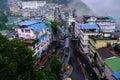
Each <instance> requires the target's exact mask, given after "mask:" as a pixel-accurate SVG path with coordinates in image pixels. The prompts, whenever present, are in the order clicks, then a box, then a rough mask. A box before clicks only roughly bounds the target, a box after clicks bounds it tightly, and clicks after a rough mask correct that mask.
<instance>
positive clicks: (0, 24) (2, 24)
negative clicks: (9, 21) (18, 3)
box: [0, 21, 6, 29]
mask: <svg viewBox="0 0 120 80" xmlns="http://www.w3.org/2000/svg"><path fill="white" fill-rule="evenodd" d="M4 28H6V25H5V22H3V21H0V29H4Z"/></svg>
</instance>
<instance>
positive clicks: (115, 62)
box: [104, 57, 120, 72]
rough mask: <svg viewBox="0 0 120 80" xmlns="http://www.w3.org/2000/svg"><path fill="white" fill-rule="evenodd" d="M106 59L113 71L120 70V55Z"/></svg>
mask: <svg viewBox="0 0 120 80" xmlns="http://www.w3.org/2000/svg"><path fill="white" fill-rule="evenodd" d="M104 61H105V63H106V64H107V65H108V66H109V67H110V69H111V70H112V71H113V72H118V71H120V57H110V58H107V59H105V60H104Z"/></svg>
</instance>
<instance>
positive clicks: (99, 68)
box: [87, 37, 120, 80]
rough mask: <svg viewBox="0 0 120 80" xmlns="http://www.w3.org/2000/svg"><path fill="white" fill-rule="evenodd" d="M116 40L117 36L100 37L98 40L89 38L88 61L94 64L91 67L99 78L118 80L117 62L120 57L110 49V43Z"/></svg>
mask: <svg viewBox="0 0 120 80" xmlns="http://www.w3.org/2000/svg"><path fill="white" fill-rule="evenodd" d="M117 42H118V40H117V38H116V39H114V40H111V38H109V39H107V40H105V39H104V38H103V39H102V38H101V39H100V40H99V39H98V38H96V37H93V38H91V39H90V40H89V54H87V57H88V59H89V61H90V63H91V64H93V65H94V67H93V69H94V70H95V71H96V73H97V74H98V76H99V77H101V78H107V79H108V80H119V76H120V75H119V71H120V66H119V64H118V63H119V61H120V58H119V56H118V55H117V54H116V52H115V51H114V50H113V49H112V48H113V46H112V45H113V44H116V43H117ZM107 46H108V47H107Z"/></svg>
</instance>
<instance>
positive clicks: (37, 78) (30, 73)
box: [0, 34, 61, 80]
mask: <svg viewBox="0 0 120 80" xmlns="http://www.w3.org/2000/svg"><path fill="white" fill-rule="evenodd" d="M32 55H33V51H31V49H29V48H27V47H26V46H25V44H23V43H22V42H19V41H18V40H16V39H14V40H12V41H9V40H7V39H6V38H5V37H3V36H2V35H1V34H0V80H59V72H60V70H61V63H60V61H59V59H58V58H57V57H56V56H53V57H52V59H51V64H50V65H51V69H50V70H47V69H44V70H35V69H34V68H33V65H34V63H33V61H34V57H32ZM56 71H57V72H56Z"/></svg>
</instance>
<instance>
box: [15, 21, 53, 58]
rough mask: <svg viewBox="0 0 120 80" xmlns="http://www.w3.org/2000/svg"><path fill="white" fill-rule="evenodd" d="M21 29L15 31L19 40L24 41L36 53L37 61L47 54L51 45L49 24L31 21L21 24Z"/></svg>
mask: <svg viewBox="0 0 120 80" xmlns="http://www.w3.org/2000/svg"><path fill="white" fill-rule="evenodd" d="M18 25H19V28H17V29H15V31H16V36H17V38H18V39H20V40H22V41H24V42H25V43H26V44H27V46H28V47H29V48H31V49H32V50H33V52H34V54H33V56H35V57H36V60H38V59H39V58H41V57H42V55H44V54H46V49H47V48H48V46H49V45H50V43H51V40H52V39H51V38H52V36H51V30H50V28H49V27H50V26H49V25H48V23H47V22H45V21H41V20H30V21H24V22H20V23H19V24H18Z"/></svg>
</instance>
